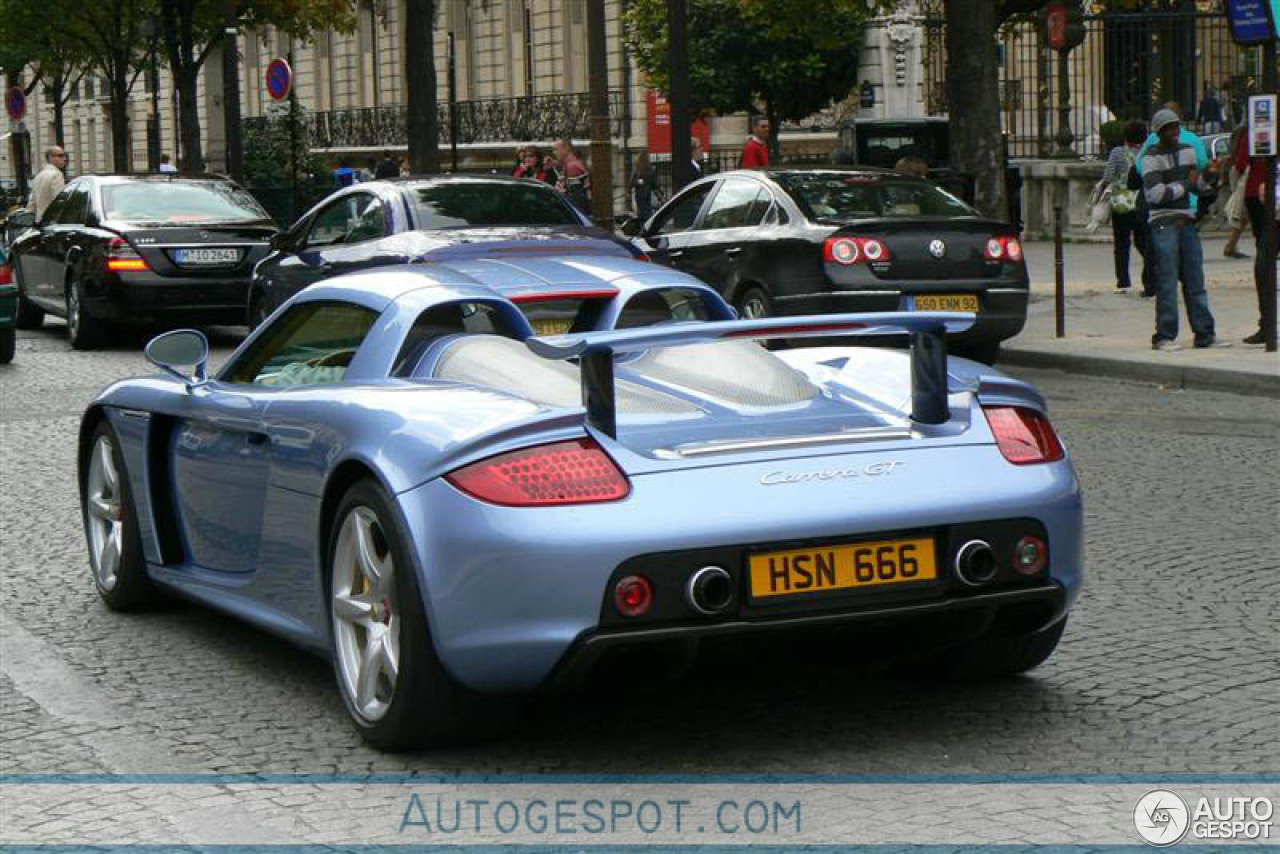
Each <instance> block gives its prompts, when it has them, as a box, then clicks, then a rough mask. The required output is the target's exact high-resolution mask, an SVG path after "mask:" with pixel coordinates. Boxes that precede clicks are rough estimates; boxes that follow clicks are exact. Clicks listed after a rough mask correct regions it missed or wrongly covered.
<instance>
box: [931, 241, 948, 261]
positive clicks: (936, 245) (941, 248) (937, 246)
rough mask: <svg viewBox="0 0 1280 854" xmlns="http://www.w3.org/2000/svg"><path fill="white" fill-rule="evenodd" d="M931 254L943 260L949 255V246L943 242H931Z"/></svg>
mask: <svg viewBox="0 0 1280 854" xmlns="http://www.w3.org/2000/svg"><path fill="white" fill-rule="evenodd" d="M929 254H930V255H932V256H933V257H934V258H941V257H942V256H943V255H946V254H947V244H945V243H943V242H942V241H941V240H931V241H930V242H929Z"/></svg>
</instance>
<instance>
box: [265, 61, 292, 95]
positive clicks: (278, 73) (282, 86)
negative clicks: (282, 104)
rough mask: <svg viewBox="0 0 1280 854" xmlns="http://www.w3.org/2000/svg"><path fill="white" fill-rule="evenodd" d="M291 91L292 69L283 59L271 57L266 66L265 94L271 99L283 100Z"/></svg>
mask: <svg viewBox="0 0 1280 854" xmlns="http://www.w3.org/2000/svg"><path fill="white" fill-rule="evenodd" d="M291 91H293V69H292V68H290V67H289V63H288V61H287V60H284V59H273V60H271V64H270V65H268V66H267V94H268V95H270V96H271V98H272V99H273V100H276V101H283V100H284V99H285V98H288V97H289V93H290V92H291Z"/></svg>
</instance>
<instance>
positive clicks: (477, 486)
mask: <svg viewBox="0 0 1280 854" xmlns="http://www.w3.org/2000/svg"><path fill="white" fill-rule="evenodd" d="M445 479H446V480H448V481H449V482H450V483H452V484H453V485H454V486H456V487H457V488H458V489H461V490H462V491H463V492H465V493H467V494H468V495H470V496H472V497H473V498H479V499H480V500H481V501H488V502H489V503H490V504H501V505H503V506H505V507H542V506H547V505H552V504H591V503H595V502H598V501H617V500H618V499H620V498H626V497H627V496H628V495H629V494H630V493H631V484H630V483H628V482H627V478H626V476H625V475H624V474H623V473H622V472H621V471H620V470H619V469H618V467H617V465H615V464H614V462H613V460H612V459H610V458H609V455H608V454H606V453H605V452H604V449H603V448H601V447H600V446H599V445H598V444H596V442H595V440H594V439H590V438H587V439H575V440H572V441H568V442H555V443H553V444H550V445H537V446H535V447H532V448H524V449H523V450H519V451H512V452H510V453H507V454H499V455H498V456H496V457H490V458H489V459H487V460H481V461H480V462H478V463H472V464H471V465H469V466H465V467H463V468H460V469H458V470H457V471H455V472H452V473H451V474H449V475H447V476H446V478H445Z"/></svg>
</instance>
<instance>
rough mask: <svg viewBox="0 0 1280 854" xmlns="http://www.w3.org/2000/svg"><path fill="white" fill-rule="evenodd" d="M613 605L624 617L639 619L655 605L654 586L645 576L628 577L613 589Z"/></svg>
mask: <svg viewBox="0 0 1280 854" xmlns="http://www.w3.org/2000/svg"><path fill="white" fill-rule="evenodd" d="M613 604H614V607H615V608H617V609H618V613H619V614H621V615H622V616H624V617H639V616H640V615H641V614H643V613H645V612H646V611H648V610H649V606H650V605H652V604H653V585H652V584H650V583H649V579H647V578H645V577H644V576H643V575H628V576H627V577H626V578H623V579H622V580H621V581H619V582H618V583H617V584H616V585H615V586H614V588H613Z"/></svg>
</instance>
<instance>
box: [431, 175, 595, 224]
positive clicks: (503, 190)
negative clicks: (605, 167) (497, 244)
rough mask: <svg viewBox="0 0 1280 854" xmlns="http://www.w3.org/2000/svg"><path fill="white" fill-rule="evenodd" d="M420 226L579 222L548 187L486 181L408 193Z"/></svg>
mask: <svg viewBox="0 0 1280 854" xmlns="http://www.w3.org/2000/svg"><path fill="white" fill-rule="evenodd" d="M410 197H411V198H412V199H413V202H414V207H415V208H416V209H417V215H418V217H417V218H418V222H419V224H420V225H421V227H422V228H459V227H465V226H484V225H581V224H582V222H581V220H579V219H578V217H577V216H575V215H574V213H573V211H572V210H570V209H569V205H568V204H567V203H566V202H565V201H564V200H563V199H562V198H561V197H560V194H559V193H558V192H556V191H555V190H553V189H552V188H551V187H548V186H545V185H538V184H532V183H530V184H517V183H504V182H498V181H493V182H488V181H464V182H458V183H446V184H429V185H425V186H421V187H414V188H413V189H412V191H411V193H410Z"/></svg>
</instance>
